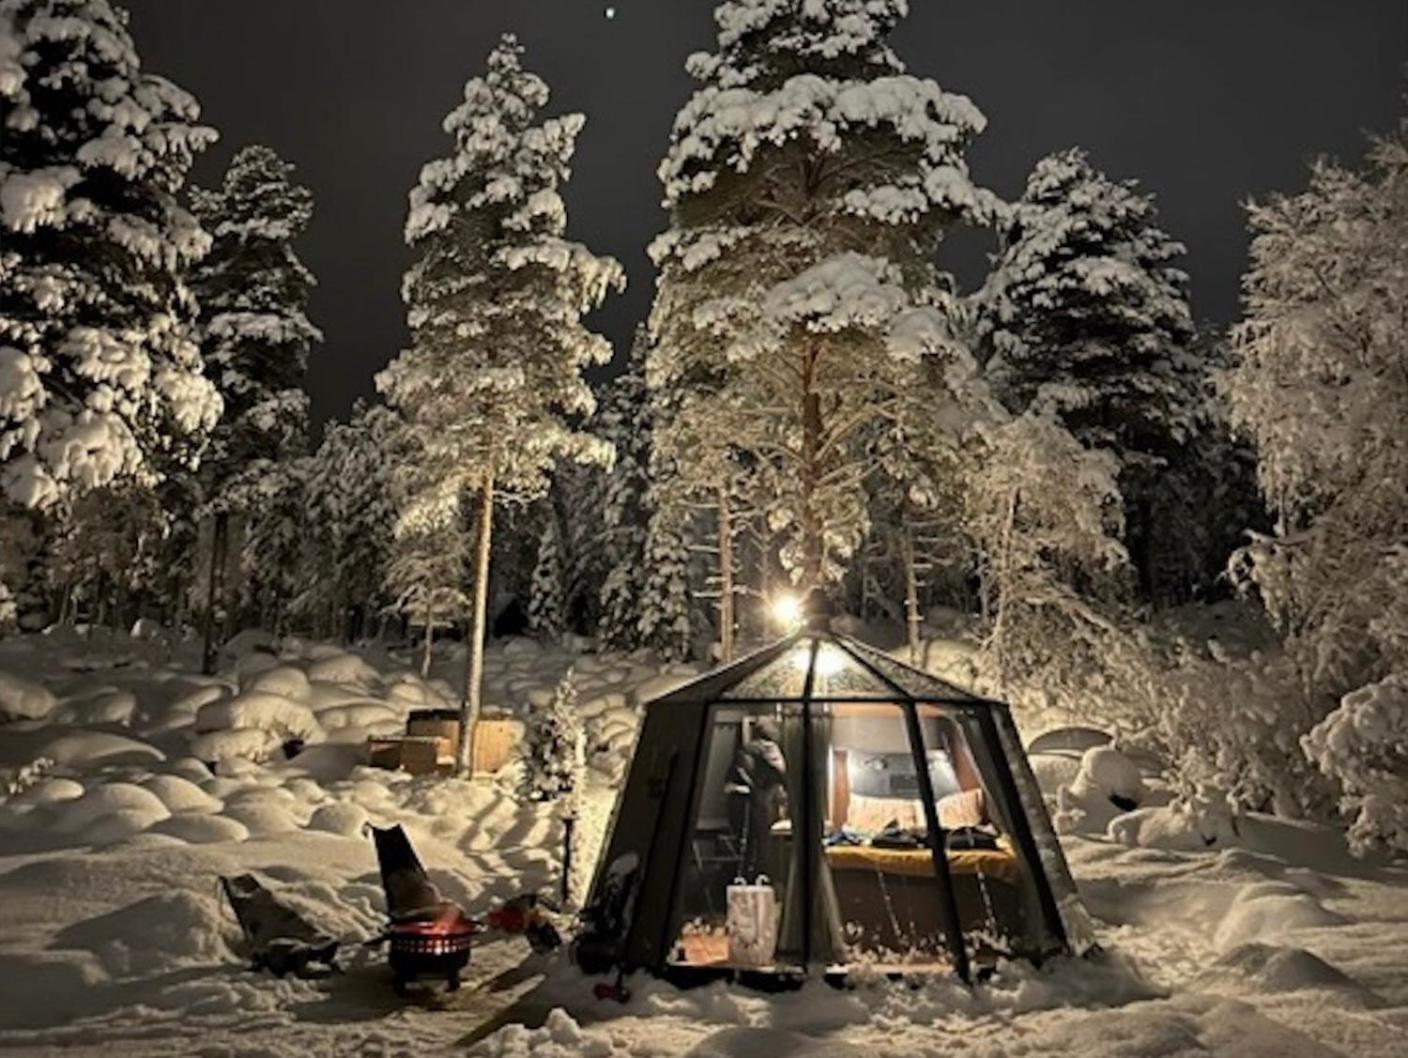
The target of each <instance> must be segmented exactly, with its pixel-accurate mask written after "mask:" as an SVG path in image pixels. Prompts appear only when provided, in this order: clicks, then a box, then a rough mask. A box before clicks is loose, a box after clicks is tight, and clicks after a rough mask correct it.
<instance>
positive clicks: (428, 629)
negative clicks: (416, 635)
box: [420, 594, 435, 679]
mask: <svg viewBox="0 0 1408 1058" xmlns="http://www.w3.org/2000/svg"><path fill="white" fill-rule="evenodd" d="M431 598H432V596H430V595H428V594H427V595H426V597H425V648H424V650H422V651H421V656H420V675H421V679H428V678H429V676H430V648H431V646H432V645H433V644H434V642H435V609H434V607H432V606H431V604H430V600H431Z"/></svg>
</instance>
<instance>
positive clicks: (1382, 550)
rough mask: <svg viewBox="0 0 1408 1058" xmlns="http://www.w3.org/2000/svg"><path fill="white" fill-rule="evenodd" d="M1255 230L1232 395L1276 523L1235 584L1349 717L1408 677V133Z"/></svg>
mask: <svg viewBox="0 0 1408 1058" xmlns="http://www.w3.org/2000/svg"><path fill="white" fill-rule="evenodd" d="M1250 222H1251V229H1252V235H1253V238H1252V247H1251V266H1250V269H1249V271H1248V272H1247V274H1246V276H1245V277H1244V279H1243V290H1244V291H1245V302H1246V316H1245V318H1244V319H1243V321H1242V322H1241V323H1240V324H1239V325H1238V326H1237V327H1236V328H1234V330H1233V335H1232V337H1233V351H1234V354H1235V356H1236V362H1235V364H1234V366H1233V367H1232V369H1231V370H1230V371H1229V372H1228V373H1227V374H1226V376H1225V378H1224V386H1223V389H1224V392H1225V394H1226V396H1227V399H1228V401H1229V403H1230V405H1231V419H1232V424H1233V427H1234V429H1236V430H1237V431H1238V432H1240V433H1241V434H1243V435H1244V436H1246V437H1248V438H1249V439H1250V440H1251V441H1252V443H1253V444H1254V446H1255V448H1256V455H1257V476H1258V479H1259V482H1260V485H1261V490H1262V493H1263V495H1264V496H1265V497H1266V501H1267V503H1268V505H1269V506H1270V508H1271V510H1272V513H1273V514H1274V516H1275V520H1276V521H1275V528H1274V531H1273V532H1271V533H1269V534H1265V535H1260V536H1257V537H1256V538H1255V539H1254V541H1253V543H1252V544H1251V546H1250V547H1248V548H1247V549H1246V550H1245V551H1244V552H1243V553H1242V554H1241V556H1240V558H1239V561H1238V562H1237V564H1236V566H1235V567H1234V570H1233V572H1234V574H1236V575H1237V576H1238V577H1239V578H1241V579H1242V580H1243V583H1244V584H1245V585H1246V586H1248V587H1251V588H1254V589H1255V590H1256V592H1257V593H1258V595H1259V596H1260V598H1261V600H1262V602H1263V604H1264V605H1265V606H1266V609H1267V612H1268V613H1269V614H1270V616H1271V618H1272V620H1273V621H1274V622H1275V623H1276V625H1277V627H1278V628H1279V630H1280V631H1281V633H1282V636H1283V638H1284V641H1285V645H1286V648H1287V651H1288V652H1289V654H1290V655H1291V657H1292V658H1293V659H1294V660H1295V662H1296V665H1297V667H1298V669H1299V679H1300V682H1301V683H1302V685H1303V686H1304V687H1305V688H1307V689H1308V690H1309V692H1310V695H1311V698H1312V707H1313V710H1324V711H1328V709H1329V708H1330V707H1332V706H1333V704H1334V703H1335V701H1336V700H1337V699H1342V700H1343V703H1344V705H1343V706H1342V708H1344V709H1345V710H1346V713H1347V714H1348V713H1349V712H1353V711H1354V710H1355V709H1357V708H1359V707H1360V705H1361V704H1362V703H1361V700H1360V698H1359V697H1356V698H1355V699H1354V701H1353V702H1351V698H1350V697H1349V696H1350V695H1354V694H1356V692H1358V690H1359V689H1360V688H1367V687H1368V685H1370V684H1372V683H1375V682H1378V681H1382V680H1385V679H1386V678H1387V677H1389V676H1390V675H1391V674H1394V673H1398V674H1402V673H1404V672H1408V633H1405V628H1408V621H1405V618H1408V606H1405V604H1404V599H1405V598H1408V543H1405V541H1408V492H1405V490H1404V488H1403V482H1405V481H1408V431H1405V429H1404V425H1403V424H1404V423H1405V422H1408V373H1405V371H1404V350H1405V349H1408V125H1405V128H1403V129H1400V131H1399V132H1398V133H1397V134H1396V135H1393V136H1390V137H1387V138H1384V139H1381V140H1377V141H1375V142H1374V144H1373V147H1372V149H1371V150H1370V152H1369V157H1368V162H1367V164H1366V165H1365V166H1364V167H1363V168H1362V169H1360V170H1352V169H1348V168H1345V167H1343V166H1340V165H1338V164H1335V163H1332V162H1329V161H1320V162H1317V163H1316V164H1315V165H1314V167H1313V169H1312V171H1311V177H1310V186H1309V188H1308V189H1307V190H1306V191H1304V192H1302V193H1300V194H1295V195H1287V196H1275V197H1273V198H1271V199H1269V200H1268V201H1266V202H1262V203H1258V204H1254V205H1253V206H1252V207H1251V210H1250ZM1383 693H1384V695H1385V698H1384V701H1385V702H1387V701H1389V700H1390V699H1391V698H1393V700H1395V701H1396V698H1394V697H1393V696H1396V695H1397V694H1398V691H1397V689H1396V688H1395V689H1394V690H1393V691H1392V695H1390V692H1389V689H1388V686H1387V685H1385V687H1384V688H1383ZM1372 699H1373V695H1371V694H1367V692H1366V694H1365V695H1364V696H1363V701H1364V702H1367V701H1370V700H1372ZM1395 707H1396V706H1395ZM1318 719H1319V716H1316V715H1314V712H1313V711H1312V712H1311V713H1310V715H1301V716H1299V717H1298V720H1299V722H1301V723H1302V724H1307V725H1308V724H1311V723H1314V722H1315V721H1316V720H1318ZM1288 722H1289V720H1288ZM1332 729H1333V725H1332V726H1331V728H1329V729H1327V731H1328V730H1332ZM1323 750H1324V747H1323V746H1322V747H1321V748H1320V750H1317V753H1321V752H1322V751H1323ZM1341 763H1343V762H1341Z"/></svg>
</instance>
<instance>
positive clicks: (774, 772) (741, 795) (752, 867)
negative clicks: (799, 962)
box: [670, 702, 803, 969]
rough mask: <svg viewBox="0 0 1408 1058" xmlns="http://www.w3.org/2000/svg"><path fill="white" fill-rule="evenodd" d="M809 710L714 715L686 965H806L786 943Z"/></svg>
mask: <svg viewBox="0 0 1408 1058" xmlns="http://www.w3.org/2000/svg"><path fill="white" fill-rule="evenodd" d="M801 709H802V707H801V705H800V704H797V703H787V704H777V705H756V704H748V705H744V704H739V705H730V704H728V703H727V702H721V703H720V704H718V705H716V706H714V707H713V708H712V709H711V710H710V717H709V722H708V729H707V734H706V738H705V743H704V745H705V751H704V753H703V755H702V757H701V759H700V762H699V765H698V766H699V772H698V774H697V776H696V784H697V785H696V794H695V807H694V818H693V820H692V822H691V827H690V831H689V834H688V837H687V842H686V847H685V849H684V863H683V865H682V871H681V874H680V878H679V883H678V895H677V902H676V906H675V909H674V917H673V919H672V921H673V923H674V924H675V927H676V932H675V941H674V944H673V945H672V947H671V950H670V962H671V963H673V964H674V965H676V966H687V967H700V968H705V967H719V968H723V967H742V968H753V969H773V968H779V967H785V966H787V965H790V964H791V963H793V962H795V961H796V956H797V953H796V952H792V951H789V950H787V948H788V945H787V944H786V942H785V940H784V939H783V938H784V937H785V931H786V929H787V925H788V923H787V921H786V920H787V916H788V915H789V914H791V913H794V912H795V907H794V905H795V902H796V900H797V897H796V895H795V891H796V889H797V887H798V878H797V875H798V862H797V861H798V857H797V850H796V846H795V843H794V842H793V840H792V825H793V819H794V817H795V815H796V812H797V806H799V805H800V803H801V798H802V788H801V782H802V771H803V768H802V741H803V740H802V719H801Z"/></svg>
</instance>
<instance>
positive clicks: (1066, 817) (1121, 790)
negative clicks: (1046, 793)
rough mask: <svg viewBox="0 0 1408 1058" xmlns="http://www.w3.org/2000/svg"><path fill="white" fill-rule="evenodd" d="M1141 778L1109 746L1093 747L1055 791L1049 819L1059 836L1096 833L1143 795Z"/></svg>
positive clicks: (1136, 767)
mask: <svg viewBox="0 0 1408 1058" xmlns="http://www.w3.org/2000/svg"><path fill="white" fill-rule="evenodd" d="M1147 792H1148V791H1147V790H1146V789H1145V787H1144V775H1143V772H1142V771H1141V770H1140V767H1139V765H1138V764H1137V763H1136V762H1135V761H1134V760H1133V758H1131V757H1129V756H1127V755H1126V754H1124V753H1121V752H1120V751H1119V750H1118V749H1116V748H1114V747H1113V746H1093V747H1091V748H1090V749H1088V750H1086V751H1085V753H1084V754H1083V755H1082V756H1081V759H1080V770H1079V771H1078V772H1077V773H1076V776H1075V778H1074V779H1073V780H1072V781H1071V782H1070V783H1069V784H1067V785H1063V786H1059V787H1058V788H1057V790H1056V806H1057V808H1056V812H1055V814H1054V816H1053V817H1052V822H1053V823H1055V825H1056V829H1057V830H1058V831H1059V832H1061V833H1063V834H1070V833H1085V834H1099V833H1102V832H1103V831H1104V830H1105V828H1106V827H1108V826H1109V825H1110V821H1111V820H1113V819H1114V818H1115V817H1116V816H1118V815H1120V814H1121V813H1123V812H1127V811H1129V810H1131V809H1133V808H1136V807H1138V805H1139V804H1140V803H1141V802H1142V801H1143V800H1144V798H1145V796H1146V795H1147Z"/></svg>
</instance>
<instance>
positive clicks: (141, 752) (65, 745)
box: [38, 731, 166, 768]
mask: <svg viewBox="0 0 1408 1058" xmlns="http://www.w3.org/2000/svg"><path fill="white" fill-rule="evenodd" d="M38 755H39V756H42V757H47V758H48V759H49V760H52V761H53V762H54V763H55V764H60V765H64V766H65V767H69V768H89V767H95V766H97V765H100V764H101V765H108V764H113V765H116V764H154V763H158V762H160V761H164V760H165V759H166V754H165V753H163V752H161V750H159V749H157V748H156V747H155V746H152V745H148V744H147V743H145V742H139V741H137V739H135V738H128V737H126V736H125V735H114V734H109V733H108V732H106V731H70V732H65V733H63V734H60V735H59V736H57V737H56V738H54V739H53V740H52V741H49V742H46V743H44V745H43V747H42V748H41V750H40V752H39V754H38Z"/></svg>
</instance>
